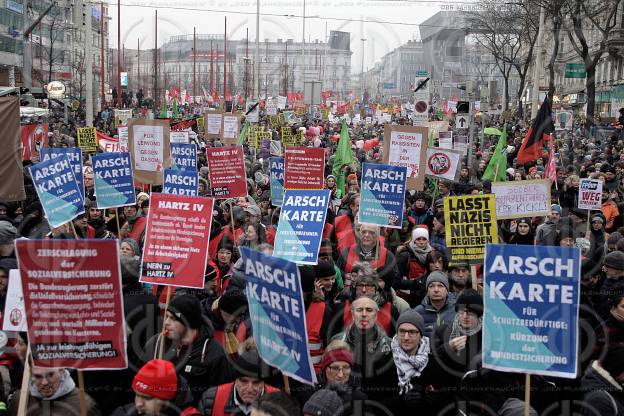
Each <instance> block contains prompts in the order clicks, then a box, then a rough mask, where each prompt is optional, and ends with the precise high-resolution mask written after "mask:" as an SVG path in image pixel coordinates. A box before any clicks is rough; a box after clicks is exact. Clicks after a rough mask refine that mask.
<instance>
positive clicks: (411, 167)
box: [384, 124, 429, 191]
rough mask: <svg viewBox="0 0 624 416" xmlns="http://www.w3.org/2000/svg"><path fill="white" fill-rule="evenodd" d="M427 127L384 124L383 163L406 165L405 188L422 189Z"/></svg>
mask: <svg viewBox="0 0 624 416" xmlns="http://www.w3.org/2000/svg"><path fill="white" fill-rule="evenodd" d="M428 134H429V131H428V129H427V127H416V126H401V125H394V126H393V125H390V124H386V125H384V163H386V164H388V165H392V166H405V167H407V189H409V190H414V189H415V190H417V191H422V190H423V188H424V185H425V175H424V173H425V159H426V157H427V140H428Z"/></svg>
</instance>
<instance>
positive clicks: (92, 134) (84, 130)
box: [77, 127, 98, 154]
mask: <svg viewBox="0 0 624 416" xmlns="http://www.w3.org/2000/svg"><path fill="white" fill-rule="evenodd" d="M77 130H78V147H80V150H82V151H83V152H84V153H87V154H88V153H97V149H98V142H97V130H96V129H95V127H78V129H77Z"/></svg>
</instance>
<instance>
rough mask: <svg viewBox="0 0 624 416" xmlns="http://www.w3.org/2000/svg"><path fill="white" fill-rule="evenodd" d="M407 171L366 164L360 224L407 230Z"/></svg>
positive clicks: (363, 167) (394, 167)
mask: <svg viewBox="0 0 624 416" xmlns="http://www.w3.org/2000/svg"><path fill="white" fill-rule="evenodd" d="M406 186H407V168H406V167H405V166H390V165H381V164H375V163H363V164H362V183H361V187H360V189H361V190H360V210H359V214H358V215H359V220H360V224H373V225H378V226H381V227H388V228H403V208H404V207H405V187H406Z"/></svg>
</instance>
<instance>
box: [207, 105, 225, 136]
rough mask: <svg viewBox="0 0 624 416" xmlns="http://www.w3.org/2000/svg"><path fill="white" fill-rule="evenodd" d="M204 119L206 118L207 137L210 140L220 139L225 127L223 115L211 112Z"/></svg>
mask: <svg viewBox="0 0 624 416" xmlns="http://www.w3.org/2000/svg"><path fill="white" fill-rule="evenodd" d="M204 117H205V118H206V135H207V136H208V137H210V138H220V137H221V129H222V127H223V113H221V112H218V111H210V112H208V113H206V115H205V116H204Z"/></svg>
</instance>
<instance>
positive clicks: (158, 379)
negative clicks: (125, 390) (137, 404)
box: [132, 360, 178, 400]
mask: <svg viewBox="0 0 624 416" xmlns="http://www.w3.org/2000/svg"><path fill="white" fill-rule="evenodd" d="M132 389H133V390H134V391H135V392H137V393H141V394H145V395H146V396H151V397H156V398H158V399H163V400H171V399H173V398H174V397H175V396H176V393H177V391H178V377H177V376H176V371H175V368H174V366H173V363H171V361H167V360H150V361H148V362H147V364H145V365H144V366H143V367H141V369H140V370H139V372H138V373H137V375H136V376H134V381H133V382H132Z"/></svg>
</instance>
